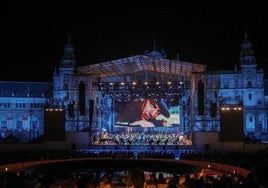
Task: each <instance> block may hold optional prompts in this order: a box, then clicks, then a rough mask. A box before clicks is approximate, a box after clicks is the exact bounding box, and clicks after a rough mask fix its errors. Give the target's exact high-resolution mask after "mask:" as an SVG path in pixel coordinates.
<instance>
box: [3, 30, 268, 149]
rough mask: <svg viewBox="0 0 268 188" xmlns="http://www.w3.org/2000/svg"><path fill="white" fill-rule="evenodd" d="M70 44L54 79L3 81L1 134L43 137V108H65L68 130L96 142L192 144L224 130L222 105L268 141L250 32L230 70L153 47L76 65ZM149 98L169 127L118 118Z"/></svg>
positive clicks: (262, 90) (261, 80)
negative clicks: (161, 108)
mask: <svg viewBox="0 0 268 188" xmlns="http://www.w3.org/2000/svg"><path fill="white" fill-rule="evenodd" d="M64 50H65V51H64V54H63V56H62V58H61V62H60V64H59V67H57V68H56V69H55V72H54V75H53V78H54V79H53V83H25V82H4V81H3V82H1V83H0V84H1V85H0V87H1V96H0V105H1V106H0V107H1V108H0V111H1V114H0V121H1V127H0V132H1V137H2V138H3V139H4V138H5V137H6V136H7V135H13V136H15V137H17V138H20V139H21V141H23V142H26V141H28V140H31V139H34V138H37V137H38V136H41V135H42V134H43V130H44V109H45V108H59V107H60V108H64V109H65V112H66V114H65V131H67V132H77V131H89V133H90V134H89V135H90V138H89V142H90V143H91V144H126V143H128V144H152V143H154V144H179V145H185V144H186V143H185V142H183V143H180V141H182V140H180V138H181V136H183V137H184V138H185V137H187V138H188V141H189V142H190V143H192V141H194V139H193V137H192V136H193V135H194V134H193V133H194V132H196V131H216V132H220V131H221V130H222V127H221V126H222V125H221V122H222V121H221V120H222V119H221V117H220V114H221V113H220V112H221V111H220V110H222V109H227V107H228V108H232V109H233V108H238V107H239V108H241V110H243V118H242V121H241V122H243V125H236V124H234V125H232V126H241V130H243V132H244V135H248V134H250V135H252V136H255V137H256V138H258V139H261V140H263V141H264V140H265V141H266V140H267V105H268V104H267V93H266V92H265V88H266V87H265V86H266V84H265V80H264V72H263V70H262V69H258V68H257V63H256V59H255V55H254V52H253V50H252V49H251V43H250V41H249V40H248V38H247V34H245V39H244V41H243V42H242V45H241V51H240V62H239V65H237V66H236V67H235V69H234V70H231V71H207V70H206V66H205V65H201V64H194V63H189V62H184V61H181V60H180V59H178V58H177V59H166V55H165V52H163V51H162V52H158V51H157V50H156V48H155V47H154V49H153V51H151V52H148V51H147V52H145V54H143V55H136V56H130V57H127V58H122V59H116V60H111V61H107V62H102V63H99V64H91V65H88V66H83V67H78V66H77V63H76V58H75V53H74V48H73V46H72V45H71V41H70V38H69V40H68V44H67V45H66V46H65V48H64ZM37 91H38V92H37ZM35 92H37V93H38V94H34V93H35ZM146 99H152V100H153V101H157V102H164V103H165V108H166V109H167V110H168V111H169V116H168V118H167V117H164V116H161V118H162V120H163V126H161V127H156V128H150V127H149V128H146V131H144V130H145V129H144V128H141V127H136V126H129V125H130V124H131V122H125V121H121V120H120V118H122V116H123V117H128V116H129V115H130V112H128V111H127V110H128V109H130V104H132V103H134V102H135V103H139V102H142V101H144V100H146ZM123 112H124V113H126V114H124V115H122V114H123ZM132 112H133V111H132ZM132 112H131V113H132ZM141 140H144V141H143V142H141Z"/></svg>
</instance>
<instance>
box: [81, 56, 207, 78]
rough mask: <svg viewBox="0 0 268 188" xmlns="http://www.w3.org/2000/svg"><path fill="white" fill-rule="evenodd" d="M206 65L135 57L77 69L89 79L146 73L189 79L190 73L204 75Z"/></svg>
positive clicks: (149, 57)
mask: <svg viewBox="0 0 268 188" xmlns="http://www.w3.org/2000/svg"><path fill="white" fill-rule="evenodd" d="M205 69H206V65H203V64H194V63H189V62H183V61H178V60H169V59H160V58H154V57H151V56H145V55H136V56H131V57H127V58H122V59H116V60H111V61H106V62H102V63H98V64H92V65H87V66H81V67H78V73H79V74H82V75H86V76H89V77H91V78H95V79H96V78H107V77H114V76H121V75H127V74H133V73H135V72H141V71H148V72H156V73H162V74H167V75H172V76H180V77H181V76H184V77H190V76H191V74H192V73H197V72H198V73H204V72H205Z"/></svg>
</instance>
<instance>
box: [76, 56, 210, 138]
mask: <svg viewBox="0 0 268 188" xmlns="http://www.w3.org/2000/svg"><path fill="white" fill-rule="evenodd" d="M205 69H206V66H205V65H201V64H193V63H188V62H183V61H178V60H170V59H161V58H160V59H159V58H154V57H150V56H146V55H137V56H131V57H127V58H122V59H117V60H112V61H107V62H103V63H99V64H93V65H88V66H83V67H79V68H78V73H79V74H80V75H83V76H87V77H89V78H90V82H91V83H90V84H89V85H91V86H92V88H90V90H91V91H92V92H91V95H90V99H91V100H94V101H95V102H94V110H93V114H92V124H91V128H90V130H91V134H92V135H93V136H92V140H91V141H92V142H94V141H93V139H94V133H95V132H98V133H102V132H105V131H108V132H114V131H115V129H117V128H115V127H114V126H113V125H114V122H113V121H114V114H115V112H114V104H115V100H135V99H137V98H138V97H140V96H139V95H141V96H142V95H144V92H145V93H146V94H145V95H148V93H149V94H153V93H154V94H155V95H158V94H159V93H164V92H162V90H161V89H165V90H166V91H167V92H170V93H173V94H174V93H176V94H178V96H179V97H178V100H180V103H179V106H180V109H181V111H182V114H181V119H182V121H180V124H181V125H182V126H180V127H181V128H182V129H183V130H180V131H185V132H186V131H187V132H190V133H192V132H193V124H194V114H195V106H194V103H195V91H196V84H197V83H198V80H199V79H203V78H202V77H201V75H202V74H204V73H205ZM134 83H135V84H138V85H139V86H140V88H138V87H137V86H136V87H135V88H134V89H132V86H133V85H132V84H134ZM169 84H170V85H169ZM159 85H160V86H161V89H159V88H158V86H159ZM170 86H172V87H170ZM182 87H184V88H182ZM185 87H188V88H185ZM148 88H149V89H148ZM157 88H158V89H157ZM160 91H161V92H160ZM184 92H189V95H188V96H189V97H188V99H186V98H185V95H183V93H184ZM133 93H135V94H137V93H138V94H137V95H138V96H135V97H136V98H135V99H133V98H132V97H133ZM183 102H184V103H183ZM186 107H187V108H186ZM190 136H191V137H192V134H191V135H190ZM191 139H193V138H191Z"/></svg>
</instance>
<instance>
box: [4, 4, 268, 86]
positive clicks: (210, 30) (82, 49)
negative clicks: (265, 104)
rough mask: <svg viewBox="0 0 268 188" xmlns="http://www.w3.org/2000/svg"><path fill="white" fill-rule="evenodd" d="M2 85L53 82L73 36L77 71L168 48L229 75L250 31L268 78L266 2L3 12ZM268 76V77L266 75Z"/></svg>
mask: <svg viewBox="0 0 268 188" xmlns="http://www.w3.org/2000/svg"><path fill="white" fill-rule="evenodd" d="M2 9H4V10H3V11H1V12H0V23H1V26H0V27H1V29H0V33H1V47H2V48H1V52H0V54H1V55H0V60H1V65H2V68H1V74H0V80H1V81H40V82H43V81H44V82H51V81H52V76H53V71H54V68H55V67H57V66H58V65H59V63H60V59H61V56H62V55H63V53H64V46H65V45H66V44H67V40H68V34H69V33H70V34H71V40H72V45H73V47H74V49H75V55H76V58H77V65H78V66H85V65H89V64H94V63H100V62H104V61H109V60H113V59H119V58H124V57H128V56H131V55H141V54H144V51H145V50H149V51H151V50H153V46H154V44H156V48H157V50H158V51H161V49H163V50H164V51H165V52H166V55H167V58H171V59H173V58H175V57H176V54H177V53H179V56H180V59H181V60H182V61H186V62H191V63H197V64H205V65H207V66H208V70H228V69H229V70H230V69H233V67H234V65H235V64H238V63H239V51H240V49H241V46H240V45H241V42H242V40H243V37H244V32H245V29H247V31H248V37H249V40H250V41H251V42H252V49H253V50H254V51H255V55H256V59H257V64H258V66H259V67H260V68H264V70H265V72H266V74H268V62H267V57H266V55H267V52H268V6H267V5H265V4H260V3H243V4H242V3H218V4H208V3H202V4H201V3H192V4H190V3H189V4H178V5H176V4H168V3H166V4H164V3H161V4H154V5H151V4H146V5H144V4H133V3H132V2H128V3H127V4H122V3H120V4H119V3H118V4H107V3H103V4H98V5H96V4H90V3H87V4H86V3H64V2H63V3H53V4H52V3H50V4H42V3H41V2H40V3H39V4H37V5H35V4H27V3H25V2H23V3H13V4H9V5H6V6H3V7H2ZM266 77H267V75H266Z"/></svg>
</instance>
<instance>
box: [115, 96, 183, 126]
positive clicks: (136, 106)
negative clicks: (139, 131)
mask: <svg viewBox="0 0 268 188" xmlns="http://www.w3.org/2000/svg"><path fill="white" fill-rule="evenodd" d="M179 125H180V108H179V105H178V103H177V102H176V101H169V102H166V101H165V100H153V99H150V98H143V99H136V100H132V101H116V102H115V125H114V126H115V127H120V126H121V127H123V126H129V127H167V128H170V127H178V126H179Z"/></svg>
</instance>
